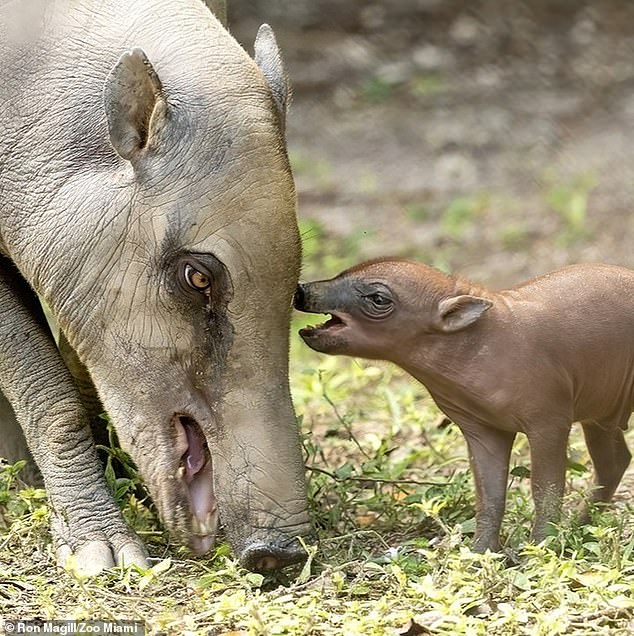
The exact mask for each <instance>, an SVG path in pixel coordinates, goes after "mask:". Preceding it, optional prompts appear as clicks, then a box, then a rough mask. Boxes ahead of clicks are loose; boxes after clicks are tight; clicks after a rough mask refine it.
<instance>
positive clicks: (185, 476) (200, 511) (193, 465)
mask: <svg viewBox="0 0 634 636" xmlns="http://www.w3.org/2000/svg"><path fill="white" fill-rule="evenodd" d="M172 423H173V425H174V428H175V429H176V439H177V443H176V445H177V452H178V453H180V462H179V465H178V469H177V472H176V477H177V479H178V481H179V482H180V483H181V485H182V486H183V487H184V488H185V491H186V493H187V498H188V500H189V509H190V524H191V533H192V534H191V538H190V541H189V547H190V549H191V550H192V551H193V552H195V553H196V554H204V553H205V552H207V551H208V550H209V549H210V548H211V547H212V546H213V544H214V541H215V538H216V530H217V527H218V503H217V500H216V494H215V492H214V484H213V462H212V458H211V453H210V452H209V447H208V445H207V440H206V438H205V434H204V433H203V431H202V429H201V428H200V425H199V424H198V422H197V421H196V420H195V419H194V418H193V417H190V416H188V415H174V417H173V418H172Z"/></svg>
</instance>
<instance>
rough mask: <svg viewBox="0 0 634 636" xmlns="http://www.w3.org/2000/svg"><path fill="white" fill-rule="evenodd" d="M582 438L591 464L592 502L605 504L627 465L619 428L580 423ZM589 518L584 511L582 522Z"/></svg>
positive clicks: (625, 446) (625, 449)
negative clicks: (592, 466) (592, 472)
mask: <svg viewBox="0 0 634 636" xmlns="http://www.w3.org/2000/svg"><path fill="white" fill-rule="evenodd" d="M582 427H583V435H584V437H585V439H586V444H587V446H588V452H589V453H590V458H591V459H592V464H593V465H594V484H595V485H594V488H593V491H592V497H591V499H592V501H594V502H608V501H610V500H611V499H612V495H613V494H614V491H615V490H616V488H617V486H618V485H619V483H620V481H621V477H623V473H624V472H625V469H626V468H627V467H628V466H629V463H630V459H631V458H632V455H631V453H630V451H629V450H628V448H627V444H626V443H625V438H624V437H623V430H622V429H621V427H620V426H614V425H612V426H609V427H603V426H599V425H598V424H595V423H590V422H584V423H582ZM588 519H589V514H588V510H587V509H586V510H585V511H584V513H583V515H582V521H583V522H587V521H588Z"/></svg>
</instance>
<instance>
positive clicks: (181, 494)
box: [0, 0, 311, 571]
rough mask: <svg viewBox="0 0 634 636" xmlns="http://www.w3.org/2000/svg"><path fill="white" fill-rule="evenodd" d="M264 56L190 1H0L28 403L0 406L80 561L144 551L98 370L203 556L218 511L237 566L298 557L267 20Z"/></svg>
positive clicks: (300, 520) (0, 199)
mask: <svg viewBox="0 0 634 636" xmlns="http://www.w3.org/2000/svg"><path fill="white" fill-rule="evenodd" d="M216 4H218V3H216ZM255 58H256V60H257V61H258V63H259V66H258V64H256V63H255V61H253V60H252V59H251V58H250V57H249V56H248V55H247V54H246V53H245V52H244V51H243V50H242V48H241V47H240V46H239V45H238V44H237V43H236V42H235V40H234V39H233V38H232V37H231V36H230V35H229V34H228V33H227V31H226V30H225V29H224V28H223V26H222V25H221V23H220V22H219V21H218V20H217V19H216V18H215V17H214V16H213V15H212V14H211V13H210V12H209V11H208V9H206V7H205V6H204V5H203V4H202V3H201V2H199V0H136V1H135V2H134V3H130V2H127V1H124V0H81V1H75V0H57V1H52V0H50V1H48V2H36V1H33V2H30V1H29V2H24V3H23V4H22V5H20V7H19V8H17V7H16V3H9V4H8V5H7V4H5V5H4V6H2V7H0V75H1V77H2V84H1V86H0V255H1V256H0V312H2V313H1V315H2V320H1V323H0V388H1V389H2V392H3V393H4V395H5V396H6V398H7V399H8V401H9V402H10V404H11V406H12V408H13V411H14V412H15V415H16V418H17V422H19V426H18V424H17V423H16V418H13V417H12V414H11V410H10V409H9V408H8V407H6V406H5V408H3V409H2V411H1V413H0V417H2V420H1V421H0V426H2V429H3V433H4V435H3V438H2V440H1V441H0V455H8V456H9V458H10V459H15V458H17V457H18V456H20V455H25V454H26V453H27V449H26V448H25V445H28V448H29V449H30V451H31V453H32V456H33V458H34V459H35V461H36V462H37V465H38V467H39V469H40V471H41V474H42V476H43V480H44V484H45V486H46V488H47V490H48V492H49V495H50V501H51V506H52V509H53V513H54V514H53V516H54V524H53V529H54V535H55V539H56V543H57V547H58V556H59V560H60V562H62V563H64V562H65V561H66V560H67V558H68V556H69V555H70V554H74V561H75V564H76V567H77V568H78V569H80V570H84V571H94V570H98V569H101V568H103V567H108V566H110V565H112V564H115V563H116V564H119V563H122V562H124V561H125V562H137V563H144V562H145V550H144V547H143V545H142V543H141V542H140V541H139V539H138V538H137V537H136V536H135V535H134V533H133V532H132V531H131V530H130V529H129V528H128V527H127V526H126V525H125V523H124V521H123V519H122V517H121V514H120V511H119V509H118V507H117V505H116V504H115V502H114V501H113V499H112V497H111V495H110V494H109V492H108V489H107V486H106V483H105V480H104V477H103V474H102V469H101V467H100V465H99V462H98V459H97V456H96V453H95V449H94V445H93V442H92V438H91V435H90V420H91V416H92V415H94V414H95V413H96V412H98V411H99V406H98V401H97V399H96V397H95V391H94V390H92V389H93V384H94V389H96V395H98V398H99V399H100V400H101V402H102V404H103V407H104V409H105V410H106V411H107V412H108V414H109V416H110V418H111V419H112V421H113V424H114V426H115V429H116V431H117V434H118V436H119V439H120V441H121V444H122V446H123V448H124V449H126V450H127V451H128V452H129V453H130V455H131V457H132V458H133V460H134V461H135V462H136V464H137V466H138V468H139V470H140V472H141V474H142V475H143V477H144V479H145V481H146V483H147V485H148V487H149V490H150V492H151V494H152V497H153V499H154V501H155V503H156V505H157V507H158V509H159V511H160V513H161V516H162V518H163V520H164V522H165V523H166V525H167V526H168V528H169V529H170V530H171V531H172V532H173V534H174V535H175V536H176V537H177V538H178V539H179V540H180V541H182V542H184V543H186V544H188V545H189V546H190V547H191V549H192V550H194V551H195V552H197V553H204V552H206V551H207V550H208V549H209V548H210V547H211V546H212V545H213V542H214V537H215V534H216V527H217V524H218V515H220V519H221V521H222V524H223V525H224V527H225V529H226V532H227V536H228V538H229V540H230V542H231V544H232V546H233V548H234V550H235V551H236V553H237V554H239V555H240V557H241V559H242V562H243V563H244V564H245V565H246V566H247V567H250V568H257V569H269V568H276V567H281V566H283V565H285V564H287V563H291V562H294V561H297V560H301V558H303V550H302V549H301V546H300V544H299V542H298V541H297V537H298V536H307V535H309V534H310V532H311V530H310V526H309V522H308V516H307V506H306V495H305V481H304V472H303V462H302V456H301V448H300V441H299V434H298V430H297V424H296V419H295V415H294V413H293V408H292V404H291V399H290V392H289V386H288V331H289V320H290V311H291V299H292V296H293V292H294V290H295V286H296V283H297V276H298V271H299V262H300V243H299V236H298V230H297V223H296V218H295V191H294V185H293V179H292V175H291V172H290V169H289V164H288V159H287V155H286V150H285V141H284V132H283V129H284V126H283V122H284V116H285V109H286V97H287V95H288V82H287V78H286V74H285V72H284V68H283V65H282V63H281V57H280V55H279V51H278V49H277V45H276V43H275V38H274V36H273V33H272V31H271V29H270V28H269V27H268V26H266V25H265V26H263V27H262V28H261V29H260V32H259V34H258V38H257V40H256V52H255ZM34 292H36V293H37V294H38V295H39V296H40V297H41V298H42V299H43V300H44V301H45V302H46V304H47V305H48V307H49V308H50V310H51V314H52V316H53V317H54V319H55V321H56V322H57V323H58V324H59V327H60V330H61V334H62V336H61V343H60V344H61V345H63V346H62V347H61V348H62V350H63V353H64V355H62V354H60V348H58V347H57V346H56V345H55V343H54V341H53V339H52V338H51V336H50V333H49V330H48V329H47V327H46V321H45V320H44V318H43V315H42V312H41V310H40V306H39V303H38V302H37V299H36V297H35V295H34ZM91 396H92V397H91ZM22 431H23V434H24V435H22Z"/></svg>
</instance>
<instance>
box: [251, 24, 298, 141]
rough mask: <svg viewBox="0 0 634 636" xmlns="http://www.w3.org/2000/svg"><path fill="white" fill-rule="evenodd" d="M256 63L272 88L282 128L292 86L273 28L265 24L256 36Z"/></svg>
mask: <svg viewBox="0 0 634 636" xmlns="http://www.w3.org/2000/svg"><path fill="white" fill-rule="evenodd" d="M254 51H255V63H256V64H257V65H258V66H259V67H260V70H261V71H262V74H263V75H264V79H265V80H266V83H267V84H268V86H269V88H270V89H271V93H272V95H273V100H274V101H275V105H276V106H277V111H278V113H279V115H280V122H281V126H282V130H284V126H285V124H286V110H287V108H288V104H289V102H290V99H291V88H290V82H289V79H288V74H287V73H286V68H285V66H284V62H283V61H282V55H281V53H280V49H279V48H278V46H277V41H276V40H275V34H274V33H273V29H272V28H271V27H270V26H269V25H268V24H263V25H262V26H261V27H260V28H259V29H258V34H257V36H256V38H255V45H254Z"/></svg>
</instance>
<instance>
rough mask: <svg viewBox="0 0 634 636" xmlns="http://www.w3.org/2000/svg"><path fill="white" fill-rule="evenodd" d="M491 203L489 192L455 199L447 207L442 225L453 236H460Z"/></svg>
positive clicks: (442, 218)
mask: <svg viewBox="0 0 634 636" xmlns="http://www.w3.org/2000/svg"><path fill="white" fill-rule="evenodd" d="M488 205H489V194H488V193H486V192H480V193H476V194H473V195H470V196H464V197H459V198H457V199H454V200H453V201H452V202H451V203H450V204H449V205H448V206H447V208H446V209H445V211H444V212H443V214H442V216H441V218H440V225H441V227H442V229H443V231H444V232H445V233H446V234H447V235H448V236H450V237H451V238H460V237H462V236H463V235H464V233H465V232H466V231H467V230H468V229H469V228H470V227H471V225H472V224H473V223H474V222H475V220H476V218H477V217H478V216H479V215H481V214H482V213H483V212H484V211H485V210H486V209H487V207H488Z"/></svg>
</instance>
